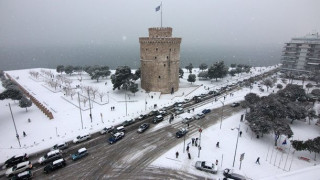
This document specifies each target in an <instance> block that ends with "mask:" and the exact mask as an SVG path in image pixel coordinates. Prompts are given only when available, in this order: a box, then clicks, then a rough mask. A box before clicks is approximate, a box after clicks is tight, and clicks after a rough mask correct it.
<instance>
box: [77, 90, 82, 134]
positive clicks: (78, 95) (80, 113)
mask: <svg viewBox="0 0 320 180" xmlns="http://www.w3.org/2000/svg"><path fill="white" fill-rule="evenodd" d="M78 101H79V110H80V119H81V128H82V129H83V122H82V112H81V106H80V96H79V92H78Z"/></svg>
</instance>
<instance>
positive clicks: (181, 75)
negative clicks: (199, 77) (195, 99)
mask: <svg viewBox="0 0 320 180" xmlns="http://www.w3.org/2000/svg"><path fill="white" fill-rule="evenodd" d="M183 74H184V72H183V70H182V69H181V68H179V78H183Z"/></svg>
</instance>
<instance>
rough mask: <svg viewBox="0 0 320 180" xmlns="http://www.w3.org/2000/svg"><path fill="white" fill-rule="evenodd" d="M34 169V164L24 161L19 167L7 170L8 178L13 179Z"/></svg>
mask: <svg viewBox="0 0 320 180" xmlns="http://www.w3.org/2000/svg"><path fill="white" fill-rule="evenodd" d="M31 169H32V164H31V162H30V161H24V162H21V163H19V164H17V165H14V166H13V167H11V168H9V169H7V171H6V176H7V177H11V176H13V175H15V174H19V173H21V172H23V171H26V170H31Z"/></svg>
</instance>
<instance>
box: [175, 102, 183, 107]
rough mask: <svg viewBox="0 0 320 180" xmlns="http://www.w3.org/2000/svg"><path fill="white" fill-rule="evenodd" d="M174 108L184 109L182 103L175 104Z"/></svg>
mask: <svg viewBox="0 0 320 180" xmlns="http://www.w3.org/2000/svg"><path fill="white" fill-rule="evenodd" d="M174 107H176V108H182V107H183V104H182V103H181V102H180V103H177V104H175V105H174Z"/></svg>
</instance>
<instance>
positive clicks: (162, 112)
mask: <svg viewBox="0 0 320 180" xmlns="http://www.w3.org/2000/svg"><path fill="white" fill-rule="evenodd" d="M159 113H160V115H162V116H165V115H167V111H165V110H162V111H159Z"/></svg>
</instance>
